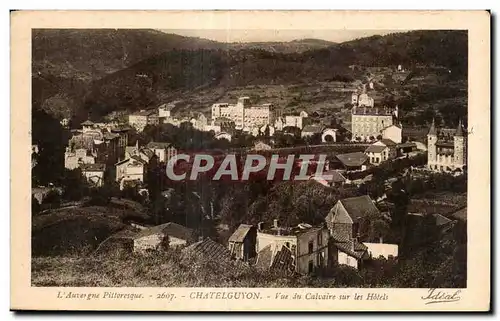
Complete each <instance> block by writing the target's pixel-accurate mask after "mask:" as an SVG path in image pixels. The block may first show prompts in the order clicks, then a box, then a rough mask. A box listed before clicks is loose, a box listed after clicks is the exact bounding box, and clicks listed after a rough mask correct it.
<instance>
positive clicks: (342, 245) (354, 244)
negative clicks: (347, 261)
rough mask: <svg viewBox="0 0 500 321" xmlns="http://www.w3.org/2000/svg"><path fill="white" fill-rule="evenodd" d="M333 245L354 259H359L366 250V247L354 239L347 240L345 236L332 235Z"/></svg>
mask: <svg viewBox="0 0 500 321" xmlns="http://www.w3.org/2000/svg"><path fill="white" fill-rule="evenodd" d="M332 238H333V244H334V245H335V246H336V247H337V248H338V249H339V250H340V251H341V252H344V253H346V254H347V255H349V256H352V257H354V258H356V259H358V260H359V259H361V258H362V257H363V255H364V254H365V253H366V251H367V250H368V247H367V246H366V245H364V244H363V243H361V242H358V241H357V240H355V239H349V238H348V237H347V236H340V235H337V234H334V235H333V236H332Z"/></svg>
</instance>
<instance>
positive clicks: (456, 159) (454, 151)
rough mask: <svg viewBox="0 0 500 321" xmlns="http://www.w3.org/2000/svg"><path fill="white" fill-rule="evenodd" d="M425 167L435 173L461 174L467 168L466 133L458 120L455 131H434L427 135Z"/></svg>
mask: <svg viewBox="0 0 500 321" xmlns="http://www.w3.org/2000/svg"><path fill="white" fill-rule="evenodd" d="M427 167H428V168H429V169H430V170H432V171H436V172H452V171H455V170H456V171H459V172H463V171H464V170H465V168H466V167H467V132H466V130H465V128H464V126H463V124H462V121H461V120H460V121H459V122H458V127H457V129H456V130H454V129H451V128H441V129H436V126H435V124H434V120H432V125H431V128H430V129H429V133H428V134H427Z"/></svg>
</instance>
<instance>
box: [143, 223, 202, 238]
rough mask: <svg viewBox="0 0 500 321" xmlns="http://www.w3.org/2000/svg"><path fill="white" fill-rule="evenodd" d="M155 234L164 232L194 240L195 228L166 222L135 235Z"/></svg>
mask: <svg viewBox="0 0 500 321" xmlns="http://www.w3.org/2000/svg"><path fill="white" fill-rule="evenodd" d="M154 234H164V235H170V236H173V237H176V238H178V239H181V240H186V241H189V240H193V230H192V229H189V228H187V227H184V226H182V225H179V224H176V223H172V222H170V223H165V224H161V225H157V226H153V227H151V228H147V229H144V230H142V231H140V232H139V233H137V234H136V235H135V238H136V239H138V238H141V237H145V236H150V235H154Z"/></svg>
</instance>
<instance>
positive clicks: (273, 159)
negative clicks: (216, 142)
mask: <svg viewBox="0 0 500 321" xmlns="http://www.w3.org/2000/svg"><path fill="white" fill-rule="evenodd" d="M326 163H327V155H323V154H320V155H318V154H316V155H314V154H301V155H299V156H296V155H287V156H280V155H269V156H267V157H266V156H264V155H260V154H247V155H236V154H227V155H216V156H214V155H210V154H206V153H205V154H203V153H197V154H182V153H181V154H177V155H175V156H173V157H171V158H170V159H169V160H168V162H167V164H166V175H167V177H168V179H170V180H172V181H183V180H197V179H198V178H199V176H200V175H203V176H204V177H209V178H210V179H212V180H215V181H217V180H228V179H229V180H231V181H247V180H249V179H251V177H255V176H260V177H263V176H265V177H266V179H267V180H276V179H279V180H284V181H287V180H293V181H301V180H302V181H303V180H308V179H310V178H311V176H318V177H322V178H323V179H325V180H329V179H332V177H331V175H325V174H324V172H325V166H326Z"/></svg>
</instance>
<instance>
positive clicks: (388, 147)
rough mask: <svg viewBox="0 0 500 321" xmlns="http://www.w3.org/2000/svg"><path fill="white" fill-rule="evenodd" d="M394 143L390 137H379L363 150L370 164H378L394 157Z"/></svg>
mask: <svg viewBox="0 0 500 321" xmlns="http://www.w3.org/2000/svg"><path fill="white" fill-rule="evenodd" d="M395 147H396V143H395V142H393V141H392V140H390V139H381V140H379V141H377V142H375V143H373V144H371V145H370V146H368V148H367V149H366V150H365V154H366V156H368V159H369V161H370V163H371V164H374V165H378V164H380V163H382V162H385V161H387V160H389V159H393V158H396V148H395Z"/></svg>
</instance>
